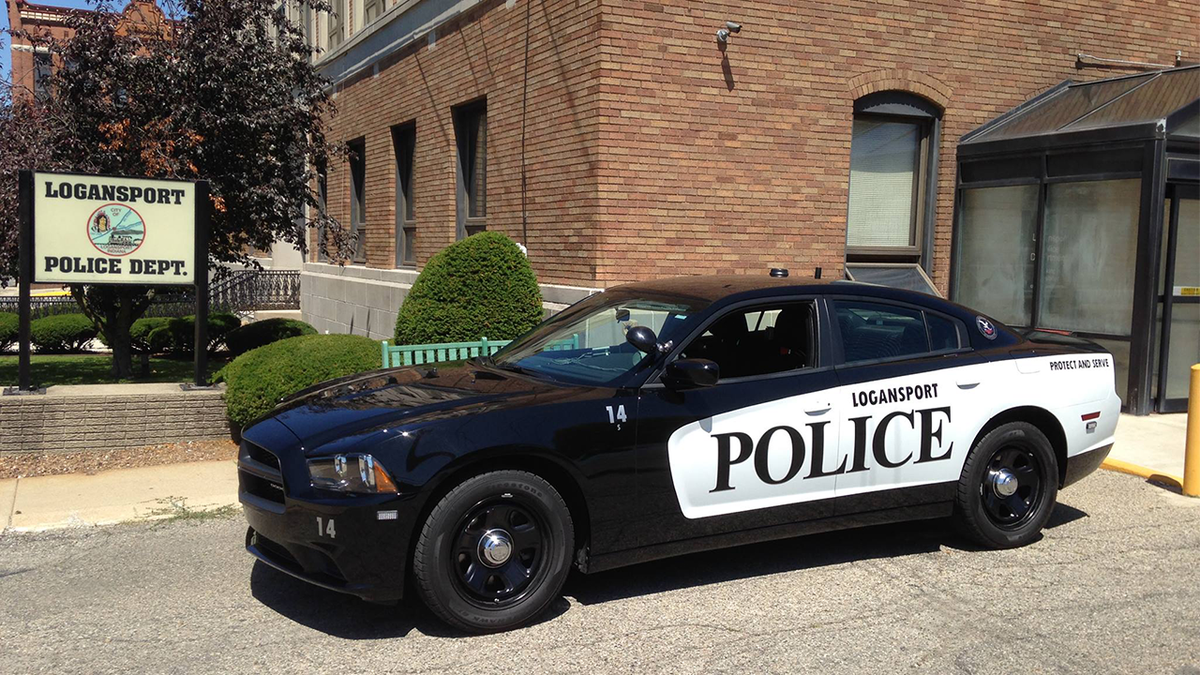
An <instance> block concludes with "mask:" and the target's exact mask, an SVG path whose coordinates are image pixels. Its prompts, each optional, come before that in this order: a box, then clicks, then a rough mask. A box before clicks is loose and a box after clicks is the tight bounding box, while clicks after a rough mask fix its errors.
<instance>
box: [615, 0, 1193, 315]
mask: <svg viewBox="0 0 1200 675" xmlns="http://www.w3.org/2000/svg"><path fill="white" fill-rule="evenodd" d="M726 20H733V21H737V22H740V23H742V24H743V26H744V28H743V29H742V31H741V33H739V34H736V35H734V36H732V37H731V38H730V40H729V44H728V48H727V49H726V50H725V51H724V52H722V51H721V50H719V49H718V48H717V43H716V41H715V39H714V33H715V31H716V29H717V28H719V27H722V26H723V25H724V22H725V21H726ZM603 26H604V29H603V33H602V37H601V52H602V55H603V61H604V68H603V72H604V77H603V80H602V82H601V85H600V98H601V100H602V101H603V103H604V106H603V107H604V110H605V118H604V120H603V121H602V124H601V131H600V148H601V157H600V166H599V191H600V198H601V214H602V215H601V222H600V223H599V230H600V232H602V233H603V235H604V237H603V240H602V242H601V244H600V255H599V260H598V262H597V268H598V281H599V282H600V283H601V284H609V283H613V282H616V281H619V280H622V279H624V278H627V276H628V275H629V271H630V270H631V269H632V270H636V271H637V273H638V274H639V275H641V276H645V277H653V276H660V275H664V274H672V273H675V272H676V271H678V270H681V269H684V270H696V271H699V270H708V271H713V272H753V273H759V272H761V271H762V270H763V269H764V268H766V267H767V266H768V265H770V264H776V263H778V264H783V265H784V266H787V267H792V268H800V269H801V270H802V271H803V274H804V275H806V276H807V275H808V274H809V273H810V270H811V268H812V267H814V266H816V265H822V266H823V267H824V268H825V271H826V273H829V272H830V271H834V273H835V274H840V272H839V270H840V268H841V266H842V263H843V259H844V247H845V236H846V212H847V190H848V186H849V172H850V140H851V122H852V117H853V104H854V100H855V99H856V98H858V97H860V96H862V95H865V94H868V93H872V92H874V91H880V90H886V89H900V90H906V91H910V92H913V93H916V94H919V95H921V96H924V97H926V98H928V99H930V100H932V101H933V102H934V103H936V104H938V105H939V106H941V107H942V108H943V109H944V115H943V129H942V134H941V139H940V143H939V154H940V158H939V172H938V176H937V187H938V193H937V194H938V198H937V206H936V223H937V226H936V229H935V250H934V261H933V262H934V264H933V271H934V275H933V276H934V280H935V282H936V283H937V285H938V286H939V287H940V288H941V289H942V290H943V292H944V291H945V290H946V288H947V285H948V273H949V257H950V234H951V218H952V214H953V200H954V180H955V146H956V144H957V141H958V138H959V137H960V136H962V135H963V134H965V133H966V132H968V131H970V130H971V129H974V128H976V127H978V126H979V125H981V124H983V123H985V122H987V121H988V120H990V119H992V118H994V117H996V116H997V115H999V114H1000V113H1002V112H1004V111H1006V110H1008V109H1010V108H1012V107H1014V106H1016V105H1018V104H1020V103H1022V102H1024V101H1026V100H1028V99H1029V98H1031V97H1032V96H1034V95H1035V94H1037V93H1040V92H1041V91H1044V90H1046V89H1048V88H1049V87H1051V86H1052V85H1054V84H1056V83H1058V82H1061V81H1062V80H1064V79H1068V78H1072V79H1076V80H1087V79H1095V78H1099V77H1111V76H1113V75H1115V74H1120V73H1121V72H1136V71H1130V70H1128V69H1126V70H1121V71H1113V70H1106V69H1098V68H1094V67H1088V68H1084V69H1077V68H1076V58H1075V56H1074V55H1075V53H1077V52H1081V51H1082V52H1087V53H1091V54H1097V55H1102V56H1108V57H1113V58H1122V59H1131V60H1138V61H1149V62H1155V63H1165V64H1170V63H1174V59H1175V51H1176V50H1177V49H1181V50H1183V52H1184V55H1185V57H1186V58H1189V59H1192V60H1194V59H1196V58H1197V52H1198V51H1200V49H1198V44H1200V12H1198V11H1197V7H1196V5H1195V4H1194V3H1176V2H1163V1H1160V2H1134V1H1123V2H1105V3H1096V2H1091V1H1080V2H973V1H955V2H926V3H916V2H907V1H905V0H893V1H890V2H841V1H839V2H813V1H811V0H803V1H799V2H793V1H788V2H762V1H756V2H741V1H733V0H724V1H712V0H707V1H705V2H691V1H687V0H667V1H661V0H660V1H657V2H642V1H639V0H605V8H604V21H603ZM647 251H653V254H652V255H647Z"/></svg>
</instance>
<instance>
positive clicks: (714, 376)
mask: <svg viewBox="0 0 1200 675" xmlns="http://www.w3.org/2000/svg"><path fill="white" fill-rule="evenodd" d="M720 378H721V369H720V367H719V366H717V364H716V362H714V361H709V360H708V359H676V360H675V361H672V362H670V363H668V364H667V369H666V371H664V372H663V376H662V381H663V384H665V385H667V386H668V387H670V388H672V389H695V388H697V387H711V386H713V385H714V384H716V383H717V380H718V379H720Z"/></svg>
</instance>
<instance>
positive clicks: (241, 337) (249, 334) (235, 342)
mask: <svg viewBox="0 0 1200 675" xmlns="http://www.w3.org/2000/svg"><path fill="white" fill-rule="evenodd" d="M316 334H317V329H316V328H313V327H312V326H310V325H308V324H307V323H304V322H303V321H297V320H295V319H283V318H279V319H263V320H262V321H254V322H252V323H248V324H246V325H244V326H241V327H240V328H235V329H233V330H231V331H229V334H228V335H226V336H225V348H226V349H228V350H229V354H230V356H241V355H242V354H245V353H246V352H248V351H250V350H251V349H258V348H259V347H262V346H263V345H269V344H271V343H272V342H278V341H280V340H284V339H287V338H290V337H299V336H301V335H316Z"/></svg>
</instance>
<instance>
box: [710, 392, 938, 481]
mask: <svg viewBox="0 0 1200 675" xmlns="http://www.w3.org/2000/svg"><path fill="white" fill-rule="evenodd" d="M942 415H944V416H945V417H944V419H943V418H942V417H940V416H942ZM871 419H872V417H871V416H870V415H866V416H863V417H852V418H850V422H851V424H853V426H854V449H853V450H852V451H851V453H850V455H849V457H843V458H842V461H841V463H840V464H839V465H838V466H837V467H836V468H833V469H828V470H827V469H826V468H825V426H826V425H828V424H829V422H828V421H825V422H813V423H810V424H807V425H805V426H807V427H808V428H809V430H810V431H811V432H812V448H811V450H812V462H811V464H810V466H809V470H808V474H807V475H806V476H804V477H803V479H808V478H823V477H826V476H836V475H839V474H844V473H854V472H856V471H866V470H868V469H870V468H871V466H872V465H875V466H881V467H884V468H887V469H895V468H898V467H901V466H904V465H905V464H922V463H925V462H939V461H942V460H945V459H949V458H950V454H951V452H952V451H953V450H954V443H953V442H951V443H950V444H949V445H948V446H945V447H942V446H943V440H942V434H943V431H944V426H945V425H946V424H949V423H950V407H949V406H943V407H939V408H925V409H922V410H907V411H905V410H897V411H893V412H890V413H888V414H887V415H884V416H883V417H882V418H881V419H880V420H879V424H878V425H877V426H876V427H875V429H874V432H873V433H872V432H871V431H869V430H868V423H869V422H870V421H871ZM905 423H907V424H908V425H909V426H910V427H911V428H913V429H914V430H919V433H920V439H921V443H920V446H919V448H918V449H917V452H916V456H915V458H914V455H913V453H912V452H909V453H908V454H907V455H905V457H904V458H903V459H898V460H893V459H891V458H890V457H888V455H887V447H886V445H885V442H886V440H887V430H888V428H889V427H890V426H891V425H892V424H905ZM712 438H714V439H716V441H717V476H716V479H717V480H716V486H715V487H713V489H711V490H709V492H710V493H711V492H724V491H726V490H734V489H736V486H735V485H732V484H731V483H730V475H729V474H730V468H731V467H733V465H735V464H741V463H742V462H745V461H748V460H750V458H751V457H753V458H754V472H755V473H756V474H758V479H759V480H760V481H762V482H763V483H765V484H767V485H780V484H783V483H786V482H788V481H790V480H793V479H795V478H796V477H797V476H798V475H800V472H801V470H802V469H803V468H804V460H805V459H806V455H807V454H808V450H809V449H810V448H808V447H807V445H806V444H805V442H804V437H803V436H801V435H800V432H799V431H798V430H797V429H795V428H793V427H789V426H786V425H780V426H777V427H772V428H770V429H768V430H767V431H766V432H765V433H764V434H763V435H762V436H761V437H760V438H759V439H758V441H757V442H755V440H754V439H753V438H751V437H750V435H749V434H746V433H742V432H740V431H733V432H729V433H723V434H713V435H712ZM784 438H786V439H787V441H788V443H787V446H788V447H787V448H784V447H782V446H783V445H784V443H783V441H782V439H784ZM868 443H869V444H870V451H871V454H870V457H869V458H868V456H867V445H868ZM735 446H736V451H735ZM771 452H790V453H791V459H790V461H789V462H788V468H787V471H785V472H784V473H783V474H782V475H780V476H772V475H771V471H770V453H771ZM847 459H849V460H850V468H846V460H847Z"/></svg>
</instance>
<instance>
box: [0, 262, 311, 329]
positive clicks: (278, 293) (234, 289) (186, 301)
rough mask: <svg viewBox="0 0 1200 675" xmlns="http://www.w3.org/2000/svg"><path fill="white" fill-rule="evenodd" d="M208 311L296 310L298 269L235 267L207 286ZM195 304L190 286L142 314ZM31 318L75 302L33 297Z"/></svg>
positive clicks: (6, 306) (11, 303) (179, 310)
mask: <svg viewBox="0 0 1200 675" xmlns="http://www.w3.org/2000/svg"><path fill="white" fill-rule="evenodd" d="M208 303H209V311H212V312H235V313H236V312H253V311H258V310H289V309H300V272H298V271H295V270H236V271H234V272H231V273H229V274H228V275H226V276H225V277H223V278H222V279H221V280H220V281H218V282H216V283H214V284H212V285H211V286H209V290H208ZM195 307H196V292H195V291H194V290H193V289H191V288H181V289H179V290H177V291H169V292H166V293H159V294H157V295H155V296H154V300H153V302H151V303H150V307H148V308H147V309H146V313H145V314H144V315H143V316H167V317H170V316H188V315H190V314H192V313H193V312H194V310H195ZM30 311H31V315H32V317H33V318H35V319H39V318H41V317H43V316H51V315H53V314H74V313H76V312H78V311H79V305H77V304H76V303H75V299H74V298H72V297H70V296H53V297H34V298H33V299H32V300H31V301H30ZM0 312H12V313H13V314H16V313H17V297H16V296H15V295H13V296H7V295H6V296H0Z"/></svg>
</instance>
